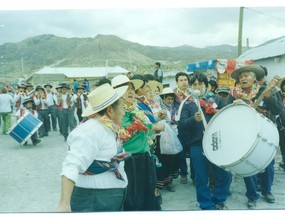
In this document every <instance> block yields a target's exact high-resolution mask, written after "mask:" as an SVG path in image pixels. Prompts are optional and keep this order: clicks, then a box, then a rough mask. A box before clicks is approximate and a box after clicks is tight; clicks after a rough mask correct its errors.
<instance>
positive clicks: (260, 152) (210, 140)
mask: <svg viewBox="0 0 285 215" xmlns="http://www.w3.org/2000/svg"><path fill="white" fill-rule="evenodd" d="M278 146H279V134H278V130H277V128H276V126H275V124H274V123H273V122H272V121H271V120H269V119H268V118H266V117H265V116H263V115H262V114H260V113H258V112H257V111H255V109H253V108H252V107H250V106H248V105H246V104H231V105H228V106H226V107H224V108H223V109H221V110H220V111H219V112H218V113H217V114H216V115H215V116H214V117H213V118H212V119H211V120H210V122H209V124H208V126H207V128H206V130H205V133H204V138H203V150H204V154H205V156H206V157H207V158H208V160H209V161H210V162H212V163H213V164H215V165H217V166H219V167H221V168H223V169H225V170H227V171H229V172H231V173H233V174H235V175H239V176H242V177H247V176H252V175H255V174H257V173H259V172H262V171H263V170H264V169H265V168H266V167H267V166H268V165H269V164H270V162H271V161H272V160H273V158H274V156H275V155H276V152H277V150H278Z"/></svg>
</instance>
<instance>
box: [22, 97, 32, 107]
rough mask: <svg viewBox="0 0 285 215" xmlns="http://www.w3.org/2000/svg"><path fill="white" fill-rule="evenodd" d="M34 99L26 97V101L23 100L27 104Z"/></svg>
mask: <svg viewBox="0 0 285 215" xmlns="http://www.w3.org/2000/svg"><path fill="white" fill-rule="evenodd" d="M33 101H34V100H33V99H31V98H29V97H28V98H25V99H24V101H23V105H25V104H27V103H28V102H33Z"/></svg>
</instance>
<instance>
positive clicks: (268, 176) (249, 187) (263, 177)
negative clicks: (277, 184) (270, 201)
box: [243, 159, 275, 200]
mask: <svg viewBox="0 0 285 215" xmlns="http://www.w3.org/2000/svg"><path fill="white" fill-rule="evenodd" d="M274 163H275V161H274V159H273V160H272V161H271V163H270V164H269V165H268V166H267V167H266V169H265V171H264V172H262V173H259V174H258V175H259V179H260V187H261V193H263V194H266V193H270V192H271V187H272V184H273V180H274ZM243 179H244V182H245V186H246V196H247V198H248V199H251V200H257V199H258V198H259V194H258V193H257V175H253V176H249V177H245V178H243Z"/></svg>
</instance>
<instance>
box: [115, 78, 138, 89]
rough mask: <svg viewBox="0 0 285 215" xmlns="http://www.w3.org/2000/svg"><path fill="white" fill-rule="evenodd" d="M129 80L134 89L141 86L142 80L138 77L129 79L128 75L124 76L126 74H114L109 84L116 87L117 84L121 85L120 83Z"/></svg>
mask: <svg viewBox="0 0 285 215" xmlns="http://www.w3.org/2000/svg"><path fill="white" fill-rule="evenodd" d="M129 82H131V83H132V84H133V85H134V87H135V90H137V89H139V88H141V86H142V85H143V81H142V80H138V79H136V80H130V79H129V78H128V76H126V75H117V76H115V77H114V78H113V79H112V80H111V85H112V87H114V88H115V87H117V86H120V85H122V84H126V83H129Z"/></svg>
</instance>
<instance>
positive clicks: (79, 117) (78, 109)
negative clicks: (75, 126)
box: [76, 108, 83, 122]
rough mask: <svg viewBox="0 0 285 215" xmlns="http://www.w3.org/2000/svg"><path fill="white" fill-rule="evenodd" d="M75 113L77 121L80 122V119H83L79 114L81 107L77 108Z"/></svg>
mask: <svg viewBox="0 0 285 215" xmlns="http://www.w3.org/2000/svg"><path fill="white" fill-rule="evenodd" d="M76 114H77V117H78V121H79V122H81V121H82V119H83V117H82V116H81V114H82V109H81V108H77V110H76Z"/></svg>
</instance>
